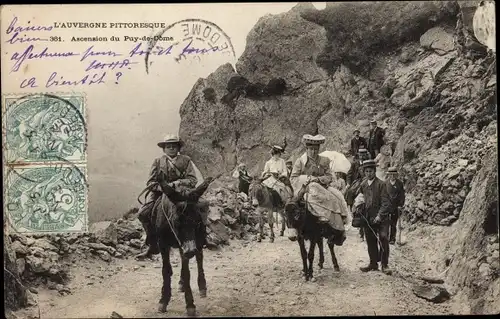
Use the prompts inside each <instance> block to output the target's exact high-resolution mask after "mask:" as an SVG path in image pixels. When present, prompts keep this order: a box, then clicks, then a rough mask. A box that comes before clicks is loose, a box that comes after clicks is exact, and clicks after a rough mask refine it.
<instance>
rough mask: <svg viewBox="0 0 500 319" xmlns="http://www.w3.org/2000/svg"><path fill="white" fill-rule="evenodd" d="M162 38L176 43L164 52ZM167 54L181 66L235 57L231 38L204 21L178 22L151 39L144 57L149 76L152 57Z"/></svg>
mask: <svg viewBox="0 0 500 319" xmlns="http://www.w3.org/2000/svg"><path fill="white" fill-rule="evenodd" d="M163 37H166V38H173V39H175V41H176V42H174V43H171V42H169V43H168V44H167V45H168V46H169V47H168V48H165V46H166V45H165V44H162V43H159V41H158V39H161V38H163ZM166 51H168V52H170V51H172V56H173V58H174V60H175V61H176V62H178V63H180V62H182V61H186V60H197V61H201V60H202V59H203V57H204V56H208V55H226V56H228V57H233V58H235V57H236V53H235V51H234V47H233V43H232V42H231V38H230V37H229V36H228V35H227V34H226V32H224V30H222V29H221V28H220V27H219V26H218V25H217V24H215V23H213V22H210V21H207V20H202V19H185V20H180V21H177V22H175V23H173V24H171V25H169V26H167V27H166V28H165V29H162V30H160V31H159V32H158V33H157V34H156V35H155V36H154V37H152V40H150V41H149V42H148V49H147V52H146V55H145V63H146V72H147V73H148V72H149V66H150V65H151V63H152V61H151V60H152V56H155V55H161V54H164V52H166ZM158 52H161V53H158Z"/></svg>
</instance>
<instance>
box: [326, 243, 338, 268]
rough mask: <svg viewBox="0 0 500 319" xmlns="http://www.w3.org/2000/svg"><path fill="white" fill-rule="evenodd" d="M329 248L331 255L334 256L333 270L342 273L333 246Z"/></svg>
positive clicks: (330, 245) (329, 245)
mask: <svg viewBox="0 0 500 319" xmlns="http://www.w3.org/2000/svg"><path fill="white" fill-rule="evenodd" d="M328 248H330V255H332V263H333V269H334V270H335V271H340V267H339V263H338V261H337V256H335V248H334V246H333V244H330V243H329V244H328Z"/></svg>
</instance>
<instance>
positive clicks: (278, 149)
mask: <svg viewBox="0 0 500 319" xmlns="http://www.w3.org/2000/svg"><path fill="white" fill-rule="evenodd" d="M271 148H272V149H273V151H278V152H281V153H283V151H284V149H283V147H281V146H279V145H273V146H272V147H271Z"/></svg>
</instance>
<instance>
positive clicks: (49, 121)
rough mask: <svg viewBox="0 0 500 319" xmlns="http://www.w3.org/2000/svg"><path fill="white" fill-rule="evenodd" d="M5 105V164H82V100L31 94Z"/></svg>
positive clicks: (83, 150)
mask: <svg viewBox="0 0 500 319" xmlns="http://www.w3.org/2000/svg"><path fill="white" fill-rule="evenodd" d="M5 104H6V124H5V130H6V146H7V147H6V148H7V150H6V151H7V152H6V153H7V161H8V162H38V161H54V160H57V159H58V158H64V159H66V160H85V149H86V145H87V143H86V139H87V132H86V125H85V117H84V113H85V110H84V107H85V106H84V98H83V96H79V95H74V96H67V97H62V96H55V95H50V94H33V95H26V96H23V97H17V98H16V97H12V98H6V99H5Z"/></svg>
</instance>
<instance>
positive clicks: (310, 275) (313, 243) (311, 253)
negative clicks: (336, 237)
mask: <svg viewBox="0 0 500 319" xmlns="http://www.w3.org/2000/svg"><path fill="white" fill-rule="evenodd" d="M310 242H311V245H310V246H309V252H308V254H307V259H308V260H309V269H308V271H307V277H306V278H307V279H306V280H309V279H311V280H312V281H314V278H313V267H314V249H316V243H317V240H314V239H311V240H310Z"/></svg>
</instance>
